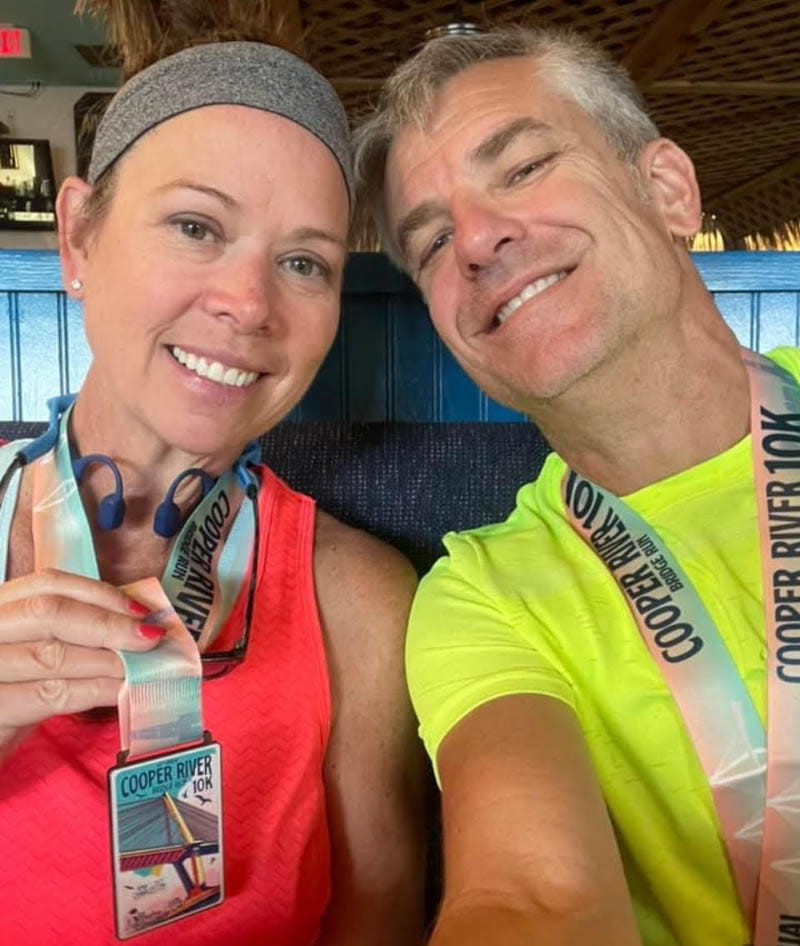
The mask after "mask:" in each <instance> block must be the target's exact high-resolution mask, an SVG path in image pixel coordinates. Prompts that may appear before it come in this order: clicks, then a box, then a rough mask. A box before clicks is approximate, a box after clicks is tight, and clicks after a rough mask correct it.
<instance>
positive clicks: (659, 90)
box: [641, 79, 800, 99]
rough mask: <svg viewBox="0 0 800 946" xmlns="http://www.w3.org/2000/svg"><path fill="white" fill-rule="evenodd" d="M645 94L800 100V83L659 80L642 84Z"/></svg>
mask: <svg viewBox="0 0 800 946" xmlns="http://www.w3.org/2000/svg"><path fill="white" fill-rule="evenodd" d="M641 89H642V91H643V92H645V93H648V92H651V93H653V94H654V95H661V94H665V95H729V96H730V97H731V98H747V97H749V96H753V95H758V96H762V97H764V96H766V97H767V98H786V99H796V98H800V82H761V81H753V82H750V81H748V82H693V81H692V80H691V79H659V80H657V81H656V82H646V83H642V86H641Z"/></svg>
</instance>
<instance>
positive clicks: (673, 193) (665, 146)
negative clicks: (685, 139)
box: [637, 138, 702, 240]
mask: <svg viewBox="0 0 800 946" xmlns="http://www.w3.org/2000/svg"><path fill="white" fill-rule="evenodd" d="M637 165H638V167H639V174H640V175H641V179H642V181H643V182H644V186H645V189H646V190H647V193H648V194H649V195H650V199H651V201H652V202H653V203H654V205H655V206H656V207H657V208H658V210H659V212H660V214H661V217H662V218H663V220H664V224H665V225H666V227H667V229H668V230H669V232H670V233H671V234H672V235H673V236H674V237H679V238H680V239H682V240H684V239H687V238H688V237H693V236H694V235H695V234H696V233H697V231H698V230H699V229H700V225H701V217H702V205H701V201H700V188H699V187H698V186H697V177H696V176H695V172H694V164H692V159H691V158H690V157H689V155H688V154H687V153H686V152H685V151H684V150H683V149H682V148H679V147H678V145H676V144H675V142H674V141H670V140H669V138H656V139H655V140H654V141H648V142H647V144H646V145H645V146H644V147H643V148H642V150H641V151H640V152H639V157H638V159H637Z"/></svg>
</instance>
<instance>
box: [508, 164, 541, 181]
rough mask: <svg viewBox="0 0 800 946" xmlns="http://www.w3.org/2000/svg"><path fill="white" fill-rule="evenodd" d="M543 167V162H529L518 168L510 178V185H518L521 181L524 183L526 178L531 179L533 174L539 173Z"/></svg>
mask: <svg viewBox="0 0 800 946" xmlns="http://www.w3.org/2000/svg"><path fill="white" fill-rule="evenodd" d="M541 166H542V162H541V161H528V163H527V164H523V165H522V167H521V168H517V170H516V171H514V173H513V174H512V175H511V177H509V179H508V183H509V184H517V183H519V181H524V180H525V178H526V177H529V176H530V175H531V174H533V172H534V171H538V170H539V168H540V167H541Z"/></svg>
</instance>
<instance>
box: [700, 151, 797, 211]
mask: <svg viewBox="0 0 800 946" xmlns="http://www.w3.org/2000/svg"><path fill="white" fill-rule="evenodd" d="M795 175H797V176H798V178H800V158H790V159H789V160H788V161H784V163H783V164H779V165H777V166H776V167H774V168H772V170H770V171H766V172H765V173H764V174H760V175H759V176H758V177H754V178H753V179H752V180H749V181H746V182H745V183H744V184H739V185H738V186H736V187H732V188H731V189H730V190H727V191H722V190H721V191H716V192H715V193H711V194H707V195H706V196H705V198H704V201H703V202H704V203H706V204H724V203H726V202H727V201H729V200H738V199H739V198H740V197H746V196H747V195H748V194H751V193H754V192H755V191H760V190H763V189H764V188H765V187H769V186H770V185H771V184H777V183H779V182H780V181H785V180H786V178H788V177H793V176H795Z"/></svg>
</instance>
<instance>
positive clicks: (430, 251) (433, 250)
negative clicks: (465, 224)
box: [418, 230, 453, 272]
mask: <svg viewBox="0 0 800 946" xmlns="http://www.w3.org/2000/svg"><path fill="white" fill-rule="evenodd" d="M452 236H453V231H452V230H444V231H442V233H437V235H436V236H435V237H434V238H433V240H431V242H430V243H429V244H428V248H427V249H426V250H425V252H424V253H423V254H422V258H421V259H420V261H419V267H418V268H419V271H420V272H421V271H422V270H423V269H424V268H425V267H426V266H427V265H428V263H430V261H431V260H432V259H433V257H434V256H435V255H436V254H437V253H438V252H439V250H441V249H442V248H443V247H445V246H447V244H448V243H449V242H450V240H451V238H452Z"/></svg>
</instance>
